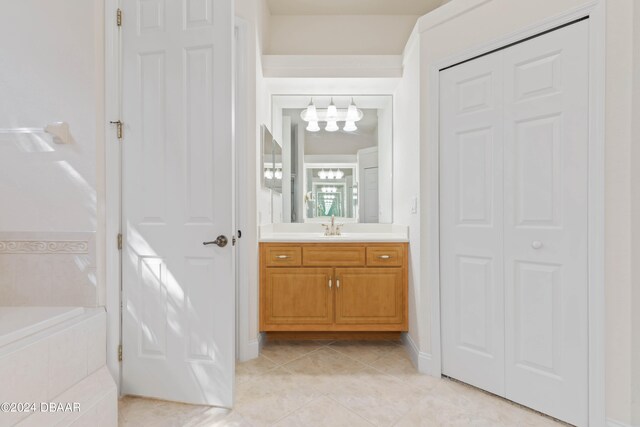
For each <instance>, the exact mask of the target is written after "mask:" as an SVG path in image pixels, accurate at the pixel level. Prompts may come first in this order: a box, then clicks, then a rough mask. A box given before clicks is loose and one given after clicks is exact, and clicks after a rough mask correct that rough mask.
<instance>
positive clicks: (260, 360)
mask: <svg viewBox="0 0 640 427" xmlns="http://www.w3.org/2000/svg"><path fill="white" fill-rule="evenodd" d="M277 366H278V365H276V364H275V363H274V362H272V361H271V360H269V359H267V358H266V357H264V356H262V355H261V356H259V357H257V358H256V359H252V360H247V361H246V362H238V363H237V364H236V381H237V382H238V383H242V382H245V381H249V380H251V379H254V378H256V377H257V376H260V375H262V374H264V373H266V372H268V371H270V370H272V369H274V368H276V367H277Z"/></svg>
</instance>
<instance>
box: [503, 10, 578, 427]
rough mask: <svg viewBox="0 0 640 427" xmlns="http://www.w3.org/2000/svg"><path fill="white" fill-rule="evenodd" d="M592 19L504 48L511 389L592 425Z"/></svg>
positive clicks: (515, 395) (530, 402)
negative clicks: (589, 233)
mask: <svg viewBox="0 0 640 427" xmlns="http://www.w3.org/2000/svg"><path fill="white" fill-rule="evenodd" d="M588 25H589V24H588V21H582V22H579V23H577V24H574V25H571V26H568V27H566V28H563V29H561V30H558V31H554V32H551V33H549V34H546V35H544V36H541V37H538V38H535V39H532V40H529V41H527V42H526V43H523V44H521V45H518V46H516V48H512V49H507V50H505V51H504V83H505V84H504V88H505V92H504V154H505V224H504V234H505V242H504V245H505V258H504V268H505V278H506V280H507V282H508V286H506V293H505V299H506V301H507V304H506V313H505V318H506V378H507V382H506V393H507V397H508V398H509V399H511V400H514V401H516V402H518V403H522V404H524V405H526V406H529V407H532V408H535V409H537V410H539V411H541V412H544V413H547V414H550V415H553V416H554V417H556V418H559V419H561V420H564V421H567V422H569V423H571V424H574V425H581V426H582V425H587V424H588V328H587V326H588V301H587V298H588V276H587V271H588V265H587V248H588V245H587V218H588V217H587V208H588V205H587V201H588V143H589V125H588V124H589V108H588V107H589V81H588V75H589V74H588V67H589V65H588V58H589V56H588V55H589V54H588Z"/></svg>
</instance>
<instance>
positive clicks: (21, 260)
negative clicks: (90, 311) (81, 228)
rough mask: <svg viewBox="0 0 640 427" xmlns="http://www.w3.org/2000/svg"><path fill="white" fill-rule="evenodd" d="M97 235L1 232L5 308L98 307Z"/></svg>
mask: <svg viewBox="0 0 640 427" xmlns="http://www.w3.org/2000/svg"><path fill="white" fill-rule="evenodd" d="M97 299H98V294H97V287H96V254H95V233H90V232H64V233H62V232H0V304H2V305H5V306H7V305H12V306H82V307H95V306H96V305H97Z"/></svg>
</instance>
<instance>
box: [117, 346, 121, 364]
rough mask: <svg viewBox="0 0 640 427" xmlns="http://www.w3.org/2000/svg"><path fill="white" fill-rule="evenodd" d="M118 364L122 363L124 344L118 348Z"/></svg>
mask: <svg viewBox="0 0 640 427" xmlns="http://www.w3.org/2000/svg"><path fill="white" fill-rule="evenodd" d="M118 362H122V344H120V345H119V346H118Z"/></svg>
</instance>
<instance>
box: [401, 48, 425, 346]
mask: <svg viewBox="0 0 640 427" xmlns="http://www.w3.org/2000/svg"><path fill="white" fill-rule="evenodd" d="M418 43H419V40H418V38H417V37H414V38H413V40H412V41H411V42H410V44H409V45H408V47H407V50H406V52H405V57H404V74H403V76H402V80H401V82H400V84H399V85H398V89H397V91H396V93H395V95H394V105H393V117H394V121H393V175H394V176H393V217H394V222H395V223H397V224H403V225H407V226H408V227H409V337H411V340H412V341H413V342H414V344H415V345H416V346H417V347H418V348H420V343H421V342H424V341H426V339H427V338H426V337H427V336H428V335H427V334H428V331H427V330H426V327H425V326H426V325H425V324H424V322H419V321H418V313H420V312H421V307H420V301H421V299H420V292H421V287H420V286H419V285H420V216H419V211H416V212H412V206H413V203H414V198H416V199H417V198H418V196H419V193H420V185H419V182H420V156H419V155H418V154H419V152H420V97H419V96H418V91H419V88H420V51H419V45H418Z"/></svg>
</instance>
